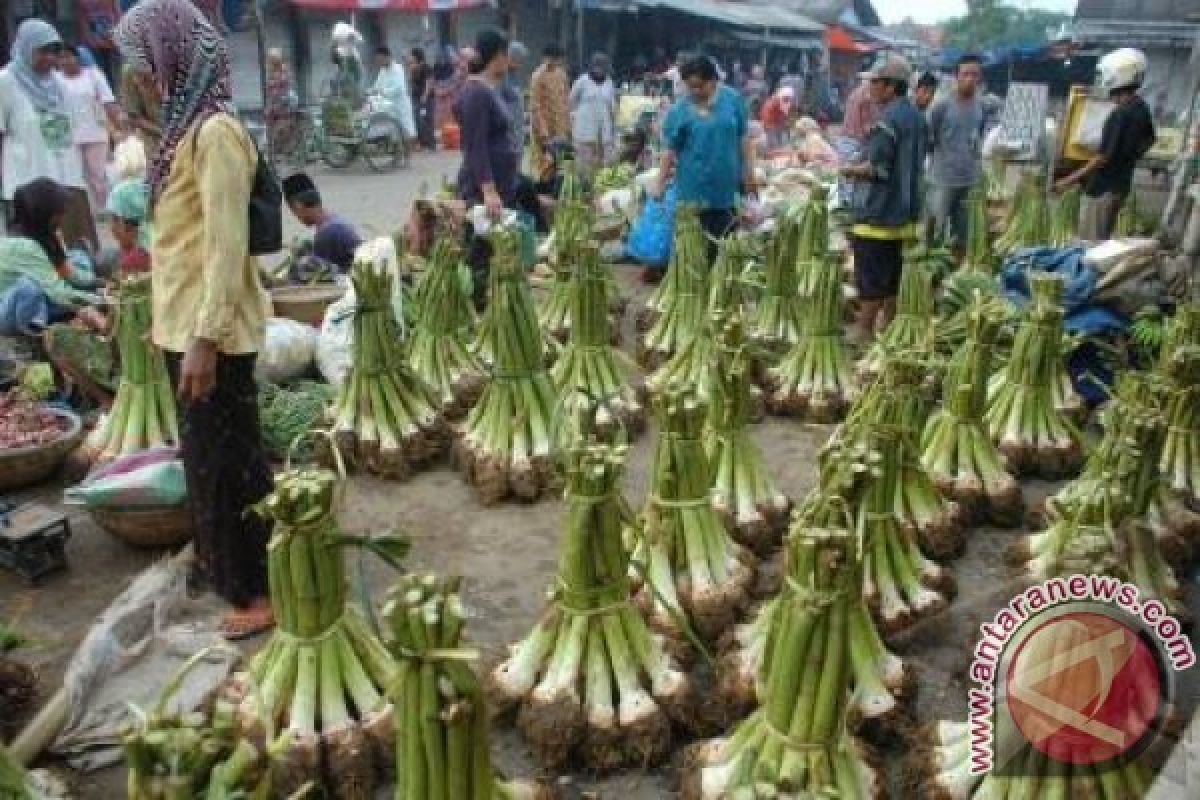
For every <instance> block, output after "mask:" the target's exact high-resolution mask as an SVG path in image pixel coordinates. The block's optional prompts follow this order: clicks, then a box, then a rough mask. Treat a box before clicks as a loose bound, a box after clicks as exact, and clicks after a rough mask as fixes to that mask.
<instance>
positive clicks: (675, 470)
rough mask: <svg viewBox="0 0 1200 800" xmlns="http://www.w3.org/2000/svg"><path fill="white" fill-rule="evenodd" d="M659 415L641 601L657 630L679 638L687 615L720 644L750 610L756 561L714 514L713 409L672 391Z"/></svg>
mask: <svg viewBox="0 0 1200 800" xmlns="http://www.w3.org/2000/svg"><path fill="white" fill-rule="evenodd" d="M655 412H656V416H657V418H658V422H659V437H658V442H657V444H656V446H655V450H654V457H653V461H652V464H651V470H650V474H651V489H650V497H649V498H648V499H647V502H646V506H645V509H644V510H643V512H642V515H641V518H640V520H639V523H638V525H637V526H636V530H635V531H634V532H633V533H634V539H635V549H634V554H633V558H634V561H635V562H637V563H638V564H639V565H640V566H639V570H638V571H639V575H638V577H639V578H640V579H641V580H642V586H641V592H640V593H639V602H640V603H641V605H642V607H643V608H645V609H646V610H647V612H648V613H649V614H650V621H651V623H652V624H653V625H654V626H655V627H656V628H657V629H659V630H661V631H664V632H666V633H668V634H669V635H673V636H675V637H678V635H679V634H680V633H681V632H682V626H681V622H682V620H681V612H685V613H686V619H687V620H688V623H689V624H690V626H691V627H694V628H695V629H696V630H697V631H698V632H699V633H700V634H701V635H703V636H705V637H706V638H709V639H714V640H715V639H716V638H717V637H718V636H719V635H720V634H721V633H722V632H724V631H725V630H726V629H728V628H729V626H730V625H732V624H733V621H734V618H735V616H736V614H737V613H738V611H739V610H740V609H741V608H742V607H743V606H744V605H745V603H746V598H747V595H748V593H749V590H750V587H751V584H752V582H753V580H754V566H753V561H754V559H753V556H751V555H750V553H749V551H747V550H745V549H743V548H742V547H740V546H739V545H737V544H736V543H735V542H734V541H733V539H731V538H730V536H729V533H728V532H727V531H726V530H725V527H724V526H723V525H722V524H721V520H720V518H719V517H718V516H717V514H716V512H715V511H714V510H713V507H712V502H711V500H710V497H709V494H710V489H711V487H712V475H713V473H712V468H711V466H710V465H709V461H708V457H707V455H706V454H705V450H704V430H705V422H706V418H707V416H708V408H707V406H706V405H705V404H703V403H702V402H700V401H699V399H698V398H697V397H696V394H695V393H694V392H692V391H689V390H687V389H684V388H682V387H668V388H667V389H666V391H664V392H663V393H662V394H661V395H660V396H659V397H657V398H656V399H655Z"/></svg>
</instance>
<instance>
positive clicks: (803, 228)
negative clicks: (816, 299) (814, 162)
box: [796, 186, 830, 298]
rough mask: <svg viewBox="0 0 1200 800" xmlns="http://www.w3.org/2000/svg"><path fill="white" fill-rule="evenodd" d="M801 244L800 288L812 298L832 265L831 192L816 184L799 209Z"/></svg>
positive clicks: (798, 254)
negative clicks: (830, 233) (830, 231)
mask: <svg viewBox="0 0 1200 800" xmlns="http://www.w3.org/2000/svg"><path fill="white" fill-rule="evenodd" d="M800 214H801V216H800V244H799V247H798V248H797V252H796V270H797V275H798V282H797V291H799V293H800V296H801V297H806V298H807V297H812V296H813V295H814V294H815V293H816V291H817V286H818V284H819V282H820V276H821V273H822V272H823V271H825V270H826V269H828V268H829V264H830V259H829V192H828V191H827V190H826V189H825V187H824V186H816V187H813V190H812V194H810V195H809V196H808V202H807V203H805V204H804V208H803V210H802V211H801V212H800Z"/></svg>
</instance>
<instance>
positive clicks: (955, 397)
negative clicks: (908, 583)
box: [921, 303, 1024, 527]
mask: <svg viewBox="0 0 1200 800" xmlns="http://www.w3.org/2000/svg"><path fill="white" fill-rule="evenodd" d="M1002 319H1003V309H1002V307H1001V306H999V305H998V304H996V303H986V304H979V305H976V306H974V307H972V308H971V309H970V310H969V312H968V313H967V316H966V322H967V338H966V341H965V342H963V344H962V346H961V347H960V348H959V349H958V352H957V353H955V354H954V356H953V357H952V358H951V360H950V364H949V366H948V368H947V370H946V378H945V383H944V385H943V387H942V397H943V403H944V405H943V406H942V408H940V409H939V410H938V411H937V412H935V413H934V415H933V417H932V418H931V419H930V420H929V422H928V423H927V424H926V426H925V433H924V436H923V437H922V443H921V449H922V456H921V461H922V463H923V464H924V465H925V469H926V471H927V472H928V473H929V477H930V478H932V479H933V482H934V483H935V484H936V485H937V487H938V489H939V490H940V491H941V492H942V494H944V495H945V496H946V497H949V498H951V499H952V500H954V501H955V502H956V503H958V505H959V506H960V507H961V508H962V509H963V510H964V513H965V514H966V515H967V516H968V517H970V518H973V519H980V518H984V517H986V518H987V519H988V520H989V521H990V522H991V523H992V524H994V525H1000V526H1004V527H1014V526H1016V525H1019V524H1020V522H1021V519H1022V517H1023V515H1024V501H1023V499H1022V497H1021V485H1020V483H1019V482H1018V481H1017V480H1016V479H1015V478H1014V477H1013V476H1012V475H1011V474H1009V472H1008V469H1007V467H1006V466H1005V463H1004V459H1003V457H1001V455H1000V453H999V452H998V451H997V450H996V446H995V445H994V444H993V443H992V440H991V438H990V437H989V436H988V433H987V429H986V428H985V427H984V422H983V416H984V412H985V411H986V409H987V382H988V377H989V376H990V375H991V373H992V354H993V352H994V348H995V342H996V335H997V333H998V331H999V328H1000V324H1001V320H1002Z"/></svg>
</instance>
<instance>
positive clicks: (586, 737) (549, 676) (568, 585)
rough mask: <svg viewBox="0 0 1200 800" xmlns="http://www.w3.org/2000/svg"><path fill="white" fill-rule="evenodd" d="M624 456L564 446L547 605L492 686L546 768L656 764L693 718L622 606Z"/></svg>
mask: <svg viewBox="0 0 1200 800" xmlns="http://www.w3.org/2000/svg"><path fill="white" fill-rule="evenodd" d="M624 458H625V451H624V448H623V447H611V446H607V445H599V444H595V443H589V444H580V445H577V446H576V448H575V449H574V451H573V452H572V453H571V455H570V457H569V461H570V466H569V468H568V474H567V492H566V504H567V522H566V530H565V532H564V538H563V544H562V552H561V555H560V560H559V569H558V576H557V578H556V586H555V589H554V591H553V595H552V605H551V606H550V608H549V609H548V610H547V611H546V613H545V614H544V615H543V617H542V619H541V621H540V622H538V624H537V626H536V627H535V628H534V629H533V631H532V632H531V633H530V634H529V636H527V637H526V638H525V639H524V640H523V641H521V642H520V643H518V644H517V645H515V646H514V647H513V648H512V652H511V655H510V656H509V658H508V660H506V661H505V662H503V663H502V664H500V665H499V666H498V667H497V668H496V670H495V671H494V672H493V673H492V677H491V681H490V691H491V694H492V696H493V697H494V698H495V701H496V704H497V706H498V707H499V708H501V709H503V710H511V709H513V708H517V709H519V710H518V714H517V724H518V726H519V727H520V729H521V732H522V733H523V734H524V735H525V738H526V739H527V740H528V741H529V743H530V745H531V746H532V748H533V751H534V754H535V756H536V757H537V759H538V761H540V762H541V763H542V764H544V765H546V766H548V767H551V768H557V767H562V766H565V765H567V764H568V763H571V762H572V761H573V760H576V759H578V760H580V761H582V762H583V763H584V764H586V765H587V767H588V768H590V769H599V770H607V769H615V768H617V767H621V766H640V765H651V764H656V763H660V762H662V761H663V760H664V759H665V758H666V757H667V756H668V755H669V753H670V745H671V730H672V723H673V722H674V723H677V724H680V725H684V726H687V727H691V726H692V724H693V723H692V717H691V714H692V713H693V712H692V709H694V707H695V705H696V698H695V697H694V695H693V691H692V686H691V683H690V681H689V680H688V678H687V675H686V674H685V673H684V672H682V671H681V670H680V669H679V666H678V665H677V664H676V662H675V660H674V659H673V658H672V657H671V656H670V655H669V652H668V648H667V647H666V646H665V643H664V640H663V637H661V636H659V635H656V634H653V633H651V632H650V630H649V628H648V627H647V625H646V621H645V619H644V618H643V617H642V615H641V614H640V613H639V611H638V609H637V608H636V607H635V606H634V605H633V604H632V603H631V593H632V589H631V587H630V585H629V582H628V571H629V566H630V565H629V557H628V555H627V553H626V551H625V548H624V546H623V543H622V526H623V523H624V520H625V516H626V515H625V512H624V508H625V503H624V500H623V499H622V498H621V496H620V494H619V492H620V489H619V485H620V480H621V476H622V474H623V463H624ZM675 644H676V645H677V644H678V643H677V642H676V643H675Z"/></svg>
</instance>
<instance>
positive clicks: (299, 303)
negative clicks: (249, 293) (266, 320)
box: [271, 283, 346, 328]
mask: <svg viewBox="0 0 1200 800" xmlns="http://www.w3.org/2000/svg"><path fill="white" fill-rule="evenodd" d="M345 293H346V289H345V288H344V287H342V286H337V285H336V284H329V283H323V284H318V285H315V286H280V287H278V288H276V289H272V290H271V303H272V305H274V307H275V316H277V317H284V318H285V319H292V320H295V321H296V322H303V323H304V324H305V325H312V326H313V327H314V328H319V327H321V323H323V322H324V321H325V309H327V308H329V307H330V306H331V305H333V304H334V303H336V302H337V301H338V300H340V299H341V298H342V295H344V294H345Z"/></svg>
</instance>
